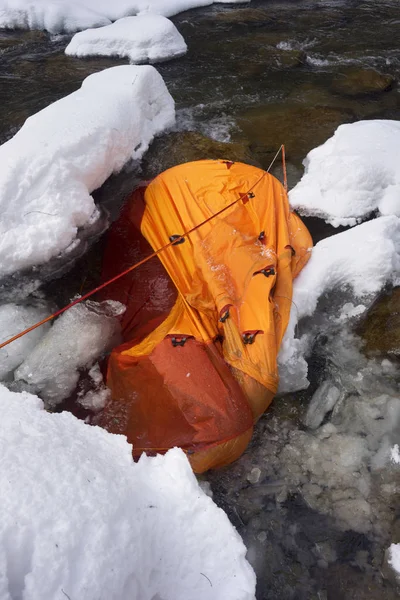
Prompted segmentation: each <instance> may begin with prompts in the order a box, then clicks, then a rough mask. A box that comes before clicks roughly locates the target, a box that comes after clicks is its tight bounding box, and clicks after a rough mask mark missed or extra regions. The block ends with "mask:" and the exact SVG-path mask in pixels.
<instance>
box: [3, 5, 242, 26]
mask: <svg viewBox="0 0 400 600" xmlns="http://www.w3.org/2000/svg"><path fill="white" fill-rule="evenodd" d="M214 1H216V2H222V3H224V2H228V3H229V4H235V3H236V2H241V3H243V2H246V1H248V2H250V0H113V2H110V1H109V0H76V1H75V2H69V1H68V0H0V27H6V28H11V29H15V28H22V29H46V30H47V31H49V32H50V33H59V32H62V31H64V32H71V33H72V32H75V31H79V30H81V29H87V28H89V27H101V26H102V25H109V24H110V23H111V22H112V21H116V20H117V19H121V18H122V17H127V16H133V15H138V14H146V13H153V14H158V15H162V16H164V17H172V16H174V15H176V14H178V13H180V12H182V11H185V10H189V9H191V8H198V7H200V6H209V5H210V4H213V2H214Z"/></svg>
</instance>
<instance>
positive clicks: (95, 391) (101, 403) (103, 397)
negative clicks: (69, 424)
mask: <svg viewBox="0 0 400 600" xmlns="http://www.w3.org/2000/svg"><path fill="white" fill-rule="evenodd" d="M88 376H89V380H90V381H91V384H92V386H93V388H92V389H89V390H87V391H86V392H84V391H82V392H79V393H78V398H77V401H78V403H79V404H80V405H81V406H82V407H83V408H86V409H87V410H91V411H93V412H98V411H99V410H101V409H102V408H104V407H105V405H106V402H107V400H109V399H110V396H111V390H110V389H109V388H107V387H106V385H105V384H104V379H103V374H102V372H101V370H100V365H99V363H95V364H94V365H93V367H91V368H90V369H89V372H88Z"/></svg>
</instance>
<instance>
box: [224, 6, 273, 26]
mask: <svg viewBox="0 0 400 600" xmlns="http://www.w3.org/2000/svg"><path fill="white" fill-rule="evenodd" d="M214 18H215V20H216V21H217V23H251V24H257V23H260V24H262V23H266V22H268V21H271V20H272V18H271V15H270V14H269V13H268V12H267V11H266V10H259V9H257V8H237V9H232V10H229V11H223V12H220V13H218V14H217V15H215V17H214Z"/></svg>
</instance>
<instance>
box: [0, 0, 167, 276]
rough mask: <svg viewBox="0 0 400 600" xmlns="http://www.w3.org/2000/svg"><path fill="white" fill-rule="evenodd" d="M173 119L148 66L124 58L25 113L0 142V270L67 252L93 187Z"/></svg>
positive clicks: (88, 210) (88, 213)
mask: <svg viewBox="0 0 400 600" xmlns="http://www.w3.org/2000/svg"><path fill="white" fill-rule="evenodd" d="M0 1H1V0H0ZM174 118H175V113H174V101H173V99H172V97H171V96H170V94H169V92H168V90H167V88H166V86H165V84H164V81H163V79H162V77H161V75H159V73H158V72H157V71H156V70H155V69H154V67H151V66H141V67H138V66H129V65H125V66H119V67H114V68H112V69H105V70H104V71H101V72H99V73H95V74H94V75H90V76H89V77H87V78H86V79H85V80H84V82H83V83H82V86H81V88H80V89H79V90H78V91H77V92H74V93H73V94H70V95H69V96H66V97H65V98H63V99H62V100H59V101H58V102H55V103H54V104H51V105H50V106H48V107H47V108H45V109H44V110H42V111H40V112H38V113H37V114H35V115H33V116H32V117H30V118H29V119H27V121H26V122H25V124H24V125H23V127H22V128H21V129H20V131H19V132H18V133H17V134H16V135H15V136H14V137H13V138H12V139H11V140H9V141H8V142H6V143H5V144H3V145H2V146H0V162H1V165H2V168H1V172H0V213H1V222H0V277H2V276H5V275H7V274H11V273H13V272H15V271H17V270H19V269H24V268H27V267H30V266H32V265H36V264H42V263H44V262H46V261H48V260H49V259H50V258H52V257H54V256H57V255H58V254H59V253H60V252H63V251H65V250H66V249H67V248H68V247H69V246H70V244H71V242H73V241H74V240H75V238H76V235H77V231H78V228H80V227H84V226H85V225H88V224H90V223H91V217H92V215H93V214H94V212H95V204H94V201H93V198H92V196H91V195H90V194H91V192H92V191H93V190H94V189H96V188H98V187H100V186H101V185H102V183H103V182H104V181H105V180H106V179H107V177H109V176H110V175H111V174H112V173H114V172H117V171H120V170H121V169H122V167H123V166H124V165H125V163H127V162H128V161H129V160H131V159H140V158H141V157H142V156H143V154H144V153H145V152H146V150H147V148H148V146H149V143H150V142H151V140H152V139H153V138H154V136H155V135H156V134H158V133H160V132H161V131H163V130H164V129H165V128H166V127H169V126H170V125H172V124H173V123H174Z"/></svg>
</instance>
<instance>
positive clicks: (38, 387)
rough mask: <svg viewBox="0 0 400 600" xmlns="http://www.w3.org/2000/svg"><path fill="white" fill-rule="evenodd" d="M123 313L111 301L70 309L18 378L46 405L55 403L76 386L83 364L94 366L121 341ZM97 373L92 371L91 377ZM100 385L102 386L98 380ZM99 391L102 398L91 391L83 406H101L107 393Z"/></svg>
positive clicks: (86, 304)
mask: <svg viewBox="0 0 400 600" xmlns="http://www.w3.org/2000/svg"><path fill="white" fill-rule="evenodd" d="M121 312H124V307H123V305H122V304H120V303H119V302H112V301H107V302H102V303H100V304H99V303H97V302H92V301H90V300H89V301H86V302H85V303H80V304H77V305H76V306H74V307H73V308H71V309H69V310H68V311H66V312H65V313H63V314H62V315H61V316H60V317H59V318H58V319H57V321H56V322H55V323H54V325H53V326H52V327H51V329H50V330H49V331H48V332H47V333H46V334H45V335H44V336H43V337H42V339H41V340H40V342H39V343H38V344H37V346H35V348H34V349H33V350H32V352H31V353H30V354H29V355H28V356H27V358H26V359H25V360H24V362H23V363H22V364H21V365H20V366H19V367H18V369H17V370H16V372H15V380H16V381H17V382H19V383H20V384H21V383H22V382H24V385H26V386H28V390H29V391H31V392H34V393H35V394H40V397H41V398H42V399H43V400H45V401H46V405H47V406H50V407H52V406H55V405H56V404H58V403H59V402H61V401H62V400H64V399H65V398H67V397H68V396H69V395H70V394H71V392H72V391H73V390H74V389H75V387H76V385H77V383H78V380H79V372H80V370H81V369H82V368H83V367H91V366H92V365H93V363H94V362H95V360H96V359H97V358H98V357H99V356H100V355H102V354H104V353H105V352H106V351H107V350H111V349H112V348H113V347H114V346H115V345H117V344H118V343H120V342H121V339H120V328H119V322H118V318H117V317H118V316H119V315H120V314H121ZM11 346H12V344H11ZM89 373H90V371H89ZM95 376H96V372H95V371H92V372H91V375H90V377H92V378H93V377H95ZM97 376H98V374H97ZM95 383H96V382H95ZM97 384H98V386H97V387H99V385H100V382H99V379H98V380H97ZM100 391H101V394H100V398H96V395H94V394H93V393H92V394H90V395H89V397H87V398H85V399H82V400H83V405H85V407H86V408H91V407H92V406H93V408H95V409H98V408H101V403H102V402H104V401H105V400H106V396H105V392H103V391H102V390H100Z"/></svg>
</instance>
